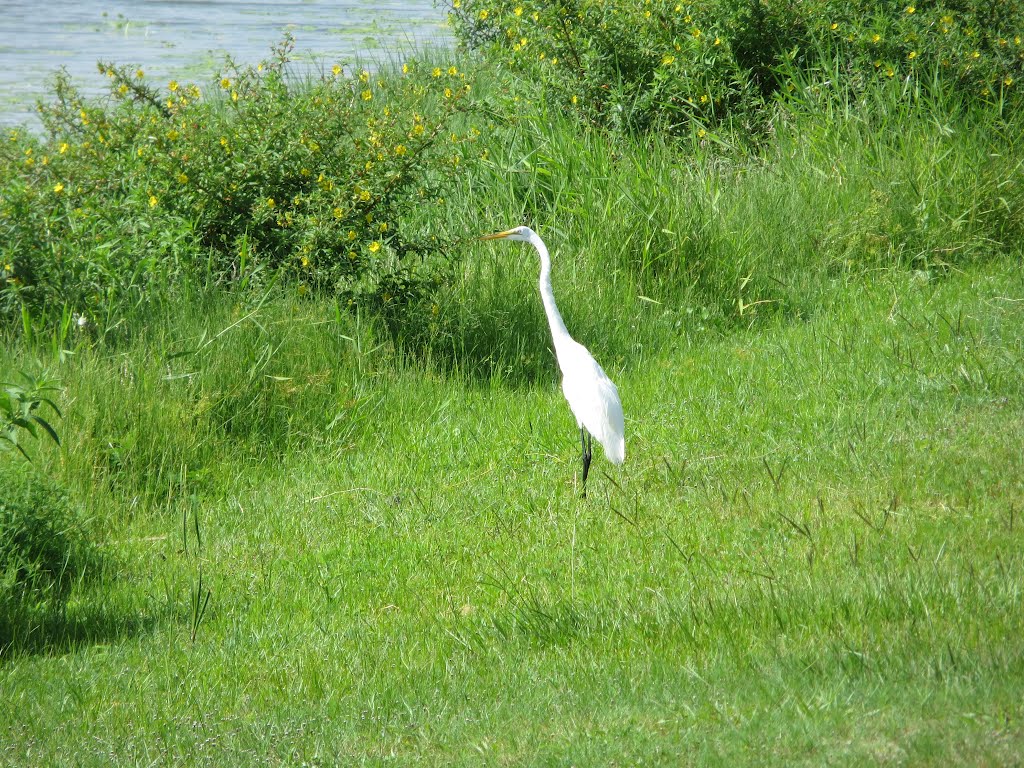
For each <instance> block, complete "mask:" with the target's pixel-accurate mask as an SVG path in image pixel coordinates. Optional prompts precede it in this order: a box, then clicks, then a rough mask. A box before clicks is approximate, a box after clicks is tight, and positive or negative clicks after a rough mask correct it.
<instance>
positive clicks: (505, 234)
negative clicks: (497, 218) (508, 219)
mask: <svg viewBox="0 0 1024 768" xmlns="http://www.w3.org/2000/svg"><path fill="white" fill-rule="evenodd" d="M511 234H512V230H511V229H509V230H506V231H504V232H495V233H494V234H493V235H484V236H483V237H481V238H480V239H481V240H498V239H499V238H502V237H508V236H509V235H511Z"/></svg>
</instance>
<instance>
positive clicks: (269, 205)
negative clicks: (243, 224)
mask: <svg viewBox="0 0 1024 768" xmlns="http://www.w3.org/2000/svg"><path fill="white" fill-rule="evenodd" d="M275 205H277V203H275V202H274V198H272V197H268V198H267V208H273V207H274V206H275Z"/></svg>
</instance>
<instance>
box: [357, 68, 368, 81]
mask: <svg viewBox="0 0 1024 768" xmlns="http://www.w3.org/2000/svg"><path fill="white" fill-rule="evenodd" d="M359 82H360V83H368V82H370V73H369V72H367V71H366V70H365V69H363V70H360V72H359Z"/></svg>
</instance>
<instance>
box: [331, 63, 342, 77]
mask: <svg viewBox="0 0 1024 768" xmlns="http://www.w3.org/2000/svg"><path fill="white" fill-rule="evenodd" d="M331 73H332V74H333V75H334V76H335V77H337V76H338V75H340V74H341V67H340V66H338V65H337V64H335V65H334V66H333V67H331Z"/></svg>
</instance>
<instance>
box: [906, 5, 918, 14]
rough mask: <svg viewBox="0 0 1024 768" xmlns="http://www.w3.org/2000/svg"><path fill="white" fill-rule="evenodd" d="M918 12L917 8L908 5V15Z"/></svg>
mask: <svg viewBox="0 0 1024 768" xmlns="http://www.w3.org/2000/svg"><path fill="white" fill-rule="evenodd" d="M916 10H917V8H915V7H914V6H912V5H908V6H907V8H906V11H907V13H913V12H914V11H916Z"/></svg>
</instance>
